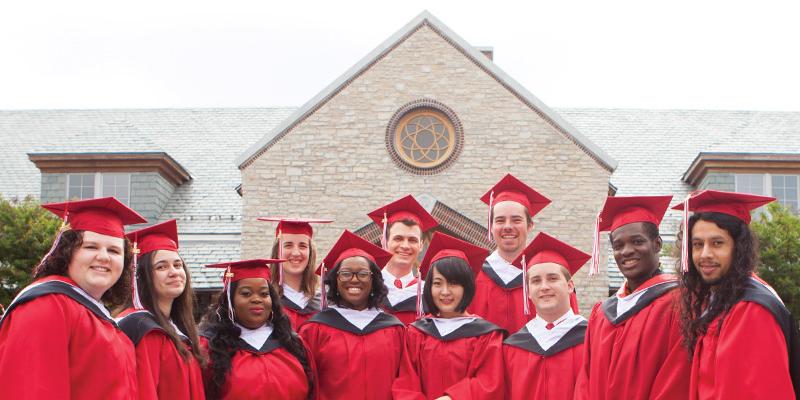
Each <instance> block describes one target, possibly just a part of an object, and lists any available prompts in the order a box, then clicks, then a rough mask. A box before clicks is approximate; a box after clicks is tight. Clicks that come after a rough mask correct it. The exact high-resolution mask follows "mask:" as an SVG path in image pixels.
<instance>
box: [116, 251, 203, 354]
mask: <svg viewBox="0 0 800 400" xmlns="http://www.w3.org/2000/svg"><path fill="white" fill-rule="evenodd" d="M157 251H158V250H156V251H151V252H148V253H145V254H143V255H141V256H140V257H139V268H138V270H137V273H136V275H137V276H136V283H137V287H138V290H139V299H141V301H142V306H144V308H145V309H146V310H148V311H150V313H151V314H153V316H154V318H155V320H156V322H157V323H158V325H159V326H160V327H161V329H163V330H164V332H166V334H167V336H168V337H169V338H170V340H172V343H173V344H174V345H175V349H177V350H178V353H180V355H181V357H182V358H183V359H184V360H186V359H188V357H189V354H190V352H189V351H188V350H186V347H185V346H184V345H183V343H181V339H180V337H179V336H178V333H177V332H176V331H175V328H173V327H172V324H171V323H170V322H169V321H170V320H172V321H173V322H174V323H175V325H177V326H178V329H180V330H181V331H182V332H184V333H186V336H187V337H188V338H189V341H191V342H192V350H191V354H193V355H194V357H195V358H196V359H197V361H198V362H200V365H202V366H205V363H206V357H205V356H204V355H203V353H202V352H201V351H200V346H199V344H200V341H199V339H198V336H197V326H195V323H194V303H195V298H194V291H193V290H192V277H191V273H190V272H189V268H188V267H187V266H186V263H184V262H183V258H181V264H183V271H184V273H185V274H186V285H185V286H184V288H183V293H181V295H180V296H178V297H177V298H175V300H173V302H172V309H171V310H170V315H164V314H163V313H162V312H161V310H160V309H159V308H158V306H157V304H158V297H157V294H156V291H155V289H154V288H153V286H154V284H153V275H154V274H155V269H154V268H153V259H154V258H155V255H156V252H157ZM128 306H129V307H130V306H132V304H128Z"/></svg>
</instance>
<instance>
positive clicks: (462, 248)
mask: <svg viewBox="0 0 800 400" xmlns="http://www.w3.org/2000/svg"><path fill="white" fill-rule="evenodd" d="M488 255H489V250H486V249H484V248H483V247H478V246H475V245H474V244H472V243H469V242H465V241H463V240H461V239H457V238H454V237H452V236H450V235H447V234H444V233H442V232H436V233H434V234H433V239H431V244H430V245H428V250H427V251H426V252H425V257H423V258H422V263H420V265H419V275H420V276H421V277H422V278H425V277H426V276H428V270H429V269H430V268H431V265H432V264H433V263H435V262H436V261H439V260H441V259H442V258H445V257H456V258H460V259H462V260H464V261H465V262H466V263H467V264H468V265H469V267H470V268H471V269H472V272H473V273H475V275H476V276H477V274H478V273H479V272H480V271H481V267H482V266H483V261H484V260H486V257H487V256H488Z"/></svg>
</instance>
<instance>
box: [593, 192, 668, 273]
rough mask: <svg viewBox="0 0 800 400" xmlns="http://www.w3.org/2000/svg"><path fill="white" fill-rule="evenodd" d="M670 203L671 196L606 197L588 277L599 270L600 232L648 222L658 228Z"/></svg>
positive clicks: (595, 235)
mask: <svg viewBox="0 0 800 400" xmlns="http://www.w3.org/2000/svg"><path fill="white" fill-rule="evenodd" d="M670 201H672V195H668V196H619V197H613V196H609V197H607V198H606V202H605V204H603V209H602V210H600V213H598V214H597V221H596V223H595V231H594V243H593V245H592V265H591V267H590V269H589V275H595V274H597V273H599V270H600V232H604V231H610V232H613V231H615V230H617V229H618V228H619V227H621V226H624V225H628V224H632V223H634V222H650V223H652V224H655V225H656V226H658V225H659V224H661V220H662V219H663V218H664V214H665V213H666V212H667V208H669V202H670Z"/></svg>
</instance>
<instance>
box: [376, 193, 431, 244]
mask: <svg viewBox="0 0 800 400" xmlns="http://www.w3.org/2000/svg"><path fill="white" fill-rule="evenodd" d="M367 216H369V217H370V218H371V219H372V220H373V221H375V223H376V224H378V225H380V226H382V227H383V234H382V235H381V245H382V246H383V248H386V231H387V230H388V229H389V226H390V225H392V224H393V223H395V222H397V221H402V220H405V219H408V220H411V221H414V222H416V223H417V224H418V225H419V227H420V229H421V230H422V232H427V231H428V230H430V229H432V228H435V227H436V226H438V225H439V223H438V222H436V220H435V219H434V218H433V216H432V215H431V214H430V213H428V211H427V210H425V208H424V207H422V205H421V204H419V202H417V200H415V199H414V196H412V195H410V194H409V195H407V196H405V197H403V198H400V199H397V200H395V201H393V202H391V203H389V204H386V205H384V206H382V207H380V208H378V209H377V210H375V211H372V212H370V213H369V214H367Z"/></svg>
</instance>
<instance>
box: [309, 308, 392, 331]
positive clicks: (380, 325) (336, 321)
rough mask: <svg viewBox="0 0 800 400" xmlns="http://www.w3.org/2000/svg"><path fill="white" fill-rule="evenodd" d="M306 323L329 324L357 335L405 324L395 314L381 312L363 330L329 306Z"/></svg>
mask: <svg viewBox="0 0 800 400" xmlns="http://www.w3.org/2000/svg"><path fill="white" fill-rule="evenodd" d="M305 323H306V324H308V323H318V324H323V325H328V326H330V327H333V328H336V329H339V330H343V331H345V332H350V333H352V334H355V335H369V334H370V333H373V332H375V331H379V330H381V329H386V328H391V327H393V326H401V327H402V326H405V325H403V323H402V322H400V320H399V319H397V317H395V316H394V315H392V314H388V313H385V312H381V313H379V314H378V316H377V317H375V319H373V320H372V322H370V323H369V324H368V325H367V326H365V327H364V329H363V330H361V329H358V327H357V326H355V325H353V324H352V323H351V322H350V321H348V320H347V318H345V317H343V316H342V314H339V312H338V311H336V310H334V309H332V308H327V309H325V310H322V311H320V312H318V313H316V314H314V316H313V317H311V318H309V319H308V321H306V322H305Z"/></svg>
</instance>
